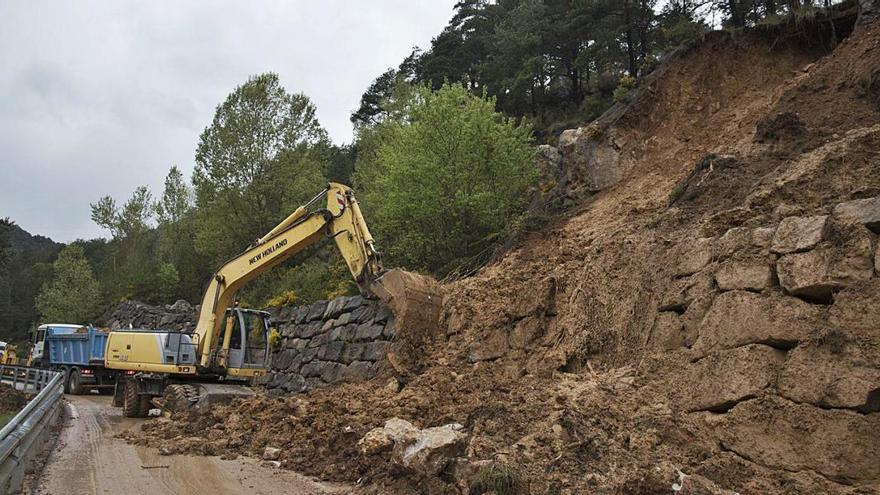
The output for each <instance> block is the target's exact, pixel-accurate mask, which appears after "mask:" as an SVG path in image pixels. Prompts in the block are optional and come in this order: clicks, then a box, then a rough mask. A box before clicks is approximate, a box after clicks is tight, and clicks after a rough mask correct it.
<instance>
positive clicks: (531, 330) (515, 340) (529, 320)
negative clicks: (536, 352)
mask: <svg viewBox="0 0 880 495" xmlns="http://www.w3.org/2000/svg"><path fill="white" fill-rule="evenodd" d="M543 323H544V322H543V321H542V319H541V318H538V317H534V316H528V317H526V318H523V319H521V320H519V321H518V322H516V325H514V326H513V330H511V331H510V338H509V343H510V347H511V348H513V349H525V348H527V347H529V346H530V345H531V344H532V343H533V342H534V341H535V340H536V339H537V338H538V337H540V336H541V334H542V333H543V332H542V330H543V328H542V326H543Z"/></svg>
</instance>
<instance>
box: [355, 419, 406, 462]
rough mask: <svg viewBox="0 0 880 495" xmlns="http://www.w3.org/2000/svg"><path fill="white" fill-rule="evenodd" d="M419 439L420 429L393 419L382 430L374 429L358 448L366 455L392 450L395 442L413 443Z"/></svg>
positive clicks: (403, 421)
mask: <svg viewBox="0 0 880 495" xmlns="http://www.w3.org/2000/svg"><path fill="white" fill-rule="evenodd" d="M417 439H418V428H416V427H415V426H414V425H413V424H412V423H410V422H409V421H406V420H404V419H400V418H391V419H389V420H388V421H386V422H385V426H383V427H381V428H373V429H372V430H370V431H368V432H367V434H366V435H364V437H363V438H361V439H360V441H358V447H359V448H360V450H361V452H362V453H364V454H366V455H373V454H378V453H380V452H383V451H386V450H391V448H392V447H394V444H395V442H401V443H407V444H408V443H412V442H415V441H416V440H417Z"/></svg>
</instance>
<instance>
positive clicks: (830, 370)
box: [778, 330, 880, 412]
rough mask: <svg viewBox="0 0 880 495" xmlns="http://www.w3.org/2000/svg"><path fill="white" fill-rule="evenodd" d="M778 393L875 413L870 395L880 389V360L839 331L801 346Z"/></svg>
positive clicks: (782, 377) (784, 373)
mask: <svg viewBox="0 0 880 495" xmlns="http://www.w3.org/2000/svg"><path fill="white" fill-rule="evenodd" d="M778 387H779V393H780V394H781V395H782V396H784V397H786V398H788V399H791V400H793V401H795V402H805V403H809V404H813V405H816V406H819V407H823V408H846V409H855V410H859V411H862V412H876V411H877V409H875V408H876V407H877V406H878V404H872V403H871V402H872V401H870V400H869V396H870V394H871V393H872V392H873V391H874V390H876V389H877V388H878V387H880V356H877V355H875V354H874V353H873V352H870V351H867V350H866V349H865V348H863V347H861V346H860V345H858V343H857V342H855V341H853V340H851V339H849V338H848V337H847V336H846V335H845V334H844V333H842V332H840V331H835V330H831V331H829V335H826V336H825V338H824V339H818V340H817V341H815V342H812V343H810V344H807V345H800V346H798V347H797V348H796V349H795V350H794V351H792V353H791V356H790V357H789V359H788V361H786V363H785V366H784V367H783V369H782V373H780V375H779V385H778Z"/></svg>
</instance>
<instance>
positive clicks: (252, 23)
mask: <svg viewBox="0 0 880 495" xmlns="http://www.w3.org/2000/svg"><path fill="white" fill-rule="evenodd" d="M454 3H455V0H371V1H369V2H362V1H357V0H347V1H346V0H320V1H313V0H288V1H251V2H241V1H208V0H205V1H186V2H179V1H170V0H166V1H155V0H151V1H141V2H128V1H120V0H113V1H91V2H87V1H61V0H58V1H54V2H47V1H34V0H3V1H2V2H0V217H6V216H8V217H11V218H12V219H13V220H15V221H16V222H17V223H18V224H19V225H20V226H21V227H22V228H24V229H25V230H28V231H29V232H31V233H33V234H42V235H47V236H50V237H52V238H53V239H55V240H57V241H64V242H67V241H71V240H73V239H76V238H91V237H97V236H106V235H107V234H106V233H105V232H102V230H101V229H99V228H98V227H97V226H95V225H94V224H92V222H91V220H90V218H89V214H90V213H89V203H90V202H93V201H95V200H96V199H98V198H99V197H101V196H103V195H106V194H110V195H112V196H114V197H116V198H117V200H118V201H124V200H125V199H126V198H128V196H129V195H130V194H131V192H132V190H134V188H135V187H137V186H138V185H142V184H144V185H147V186H149V187H150V189H151V190H152V191H153V194H154V196H156V195H158V194H161V190H162V182H163V180H164V177H165V174H166V173H167V172H168V168H169V167H170V166H171V165H172V164H177V165H180V166H181V167H182V168H183V170H184V172H185V174H186V175H187V176H189V174H190V173H191V171H192V166H193V157H194V155H195V147H196V142H197V140H198V136H199V134H200V133H201V132H202V130H203V129H204V128H205V126H207V125H208V124H209V123H210V121H211V118H212V116H213V113H214V109H215V107H216V106H217V104H219V103H220V102H221V101H223V99H224V98H225V97H226V95H227V94H228V93H229V92H230V91H232V90H233V89H234V88H235V86H237V85H239V84H241V83H243V82H244V81H246V80H247V78H248V76H250V75H252V74H256V73H260V72H265V71H273V72H276V73H278V74H279V76H280V77H281V81H282V83H283V84H284V86H285V88H287V90H288V91H291V92H296V91H300V92H303V93H305V94H306V95H308V96H309V97H310V98H312V100H313V101H314V102H315V104H316V105H317V107H318V117H319V119H320V121H321V124H322V125H323V126H324V127H325V128H326V129H327V131H328V132H329V133H330V136H331V138H332V139H333V141H334V142H336V143H343V142H351V140H352V129H351V124H350V123H349V121H348V118H349V114H350V113H351V112H352V110H354V109H356V108H357V106H358V102H359V100H360V96H361V94H362V93H363V91H364V90H365V89H366V88H367V86H368V85H369V84H370V82H371V81H372V80H373V79H374V78H375V77H376V76H378V75H379V74H380V73H382V72H383V71H384V70H385V69H386V68H388V67H392V66H396V65H397V64H398V63H400V61H401V60H402V59H403V58H404V57H405V56H406V55H408V54H409V53H410V50H411V49H412V47H413V46H420V47H423V48H425V47H427V46H428V45H429V44H430V41H431V38H432V37H433V36H434V35H436V34H438V33H439V32H440V30H441V29H442V28H443V27H444V26H445V25H446V23H447V21H448V20H449V18H450V17H451V16H452V6H453V4H454Z"/></svg>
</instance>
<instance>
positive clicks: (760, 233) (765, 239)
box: [752, 227, 776, 248]
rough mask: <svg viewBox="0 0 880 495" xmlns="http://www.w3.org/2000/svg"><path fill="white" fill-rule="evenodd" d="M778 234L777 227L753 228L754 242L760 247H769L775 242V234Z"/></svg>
mask: <svg viewBox="0 0 880 495" xmlns="http://www.w3.org/2000/svg"><path fill="white" fill-rule="evenodd" d="M774 234H776V228H775V227H758V228H756V229H752V244H753V245H754V246H756V247H760V248H769V247H770V244H772V243H773V236H774Z"/></svg>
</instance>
